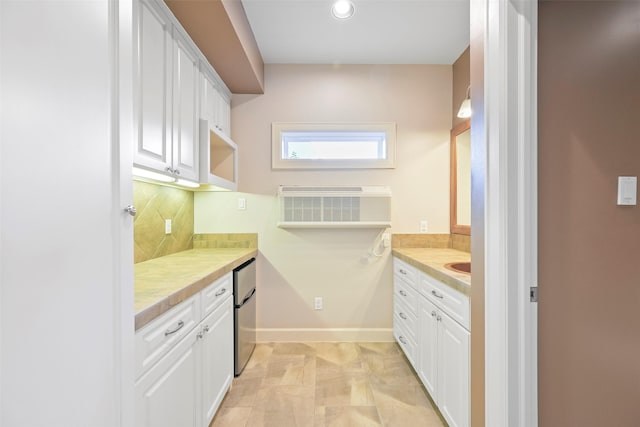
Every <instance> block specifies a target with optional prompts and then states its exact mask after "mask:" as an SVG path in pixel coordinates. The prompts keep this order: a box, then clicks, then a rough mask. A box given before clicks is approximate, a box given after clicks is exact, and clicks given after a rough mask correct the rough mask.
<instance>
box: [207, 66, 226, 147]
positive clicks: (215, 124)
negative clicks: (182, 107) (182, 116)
mask: <svg viewBox="0 0 640 427" xmlns="http://www.w3.org/2000/svg"><path fill="white" fill-rule="evenodd" d="M201 67H202V72H201V75H202V78H201V82H202V83H201V85H202V90H201V91H200V95H201V97H202V102H201V104H200V109H201V115H202V118H203V119H207V121H208V122H209V126H210V127H212V128H215V129H217V130H219V131H220V132H221V133H223V134H224V135H226V136H230V131H231V106H230V103H229V101H228V100H227V99H226V97H225V95H223V93H222V89H221V88H220V86H219V84H218V83H216V82H215V79H214V78H213V77H212V76H211V73H210V72H209V71H208V70H207V69H206V68H207V67H208V64H202V65H201Z"/></svg>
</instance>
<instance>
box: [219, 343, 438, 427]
mask: <svg viewBox="0 0 640 427" xmlns="http://www.w3.org/2000/svg"><path fill="white" fill-rule="evenodd" d="M445 425H446V424H445V423H444V422H443V421H441V419H440V417H439V415H438V413H437V412H436V411H435V410H434V409H433V406H432V404H431V401H430V400H429V398H428V397H427V392H426V391H425V389H424V388H423V386H422V385H421V383H420V382H419V380H418V379H417V377H416V375H415V373H414V372H413V370H412V369H411V367H410V366H409V363H408V362H407V360H406V359H405V357H404V355H403V354H402V351H401V350H400V348H399V347H398V346H397V344H395V343H265V344H258V345H257V346H256V349H255V351H254V353H253V356H252V357H251V360H249V363H248V364H247V367H246V368H245V370H244V372H243V373H242V375H241V376H240V377H238V378H236V379H234V381H233V386H232V387H231V390H230V391H229V393H228V394H227V396H226V397H225V399H224V401H223V402H222V405H221V407H220V409H219V410H218V413H217V414H216V417H215V418H214V420H213V422H212V424H211V426H212V427H236V426H238V427H240V426H242V427H245V426H246V427H262V426H264V427H307V426H309V427H329V426H331V427H334V426H335V427H338V426H339V427H342V426H344V427H364V426H367V427H368V426H385V427H413V426H420V427H442V426H445Z"/></svg>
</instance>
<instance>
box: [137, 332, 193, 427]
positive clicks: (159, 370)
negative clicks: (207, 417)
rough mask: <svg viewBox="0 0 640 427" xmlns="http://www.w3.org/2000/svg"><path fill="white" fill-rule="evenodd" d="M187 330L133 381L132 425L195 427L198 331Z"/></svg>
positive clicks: (143, 426) (141, 426) (142, 426)
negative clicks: (178, 340)
mask: <svg viewBox="0 0 640 427" xmlns="http://www.w3.org/2000/svg"><path fill="white" fill-rule="evenodd" d="M199 332H200V328H196V329H194V330H193V331H191V332H190V333H189V334H188V335H187V336H186V337H185V338H184V339H183V340H182V341H180V342H179V343H178V344H177V345H176V346H175V347H174V348H173V349H172V350H171V351H170V352H169V353H167V355H166V356H165V357H164V358H162V359H161V360H160V362H158V364H157V365H156V366H154V367H153V368H152V369H151V370H150V371H149V372H147V373H146V374H145V375H144V376H142V378H140V380H139V381H138V382H137V383H136V385H135V399H136V400H135V413H136V424H135V425H136V427H176V426H180V427H198V426H199V425H200V424H199V423H200V420H201V418H200V416H199V414H200V412H199V408H198V404H197V399H198V397H199V393H198V390H199V387H200V384H201V383H200V378H199V372H200V369H199V366H200V355H199V353H198V351H197V350H198V349H197V347H198V345H197V344H199V343H197V342H196V341H197V340H198V334H199Z"/></svg>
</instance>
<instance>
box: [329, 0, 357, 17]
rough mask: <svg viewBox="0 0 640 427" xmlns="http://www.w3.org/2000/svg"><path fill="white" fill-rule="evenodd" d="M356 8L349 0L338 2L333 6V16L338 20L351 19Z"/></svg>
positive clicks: (338, 0)
mask: <svg viewBox="0 0 640 427" xmlns="http://www.w3.org/2000/svg"><path fill="white" fill-rule="evenodd" d="M354 12H355V8H354V7H353V3H351V2H350V1H349V0H337V1H336V2H335V3H333V6H331V14H332V15H333V17H334V18H336V19H349V18H351V17H352V16H353V13H354Z"/></svg>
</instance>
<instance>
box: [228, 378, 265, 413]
mask: <svg viewBox="0 0 640 427" xmlns="http://www.w3.org/2000/svg"><path fill="white" fill-rule="evenodd" d="M261 384H262V378H261V377H258V378H244V373H243V374H242V376H241V377H239V378H236V379H234V380H233V384H232V386H231V390H229V392H228V393H227V395H226V396H225V397H224V399H223V400H222V406H223V407H252V406H253V405H254V404H255V400H256V395H257V394H258V390H259V389H260V386H261Z"/></svg>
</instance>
